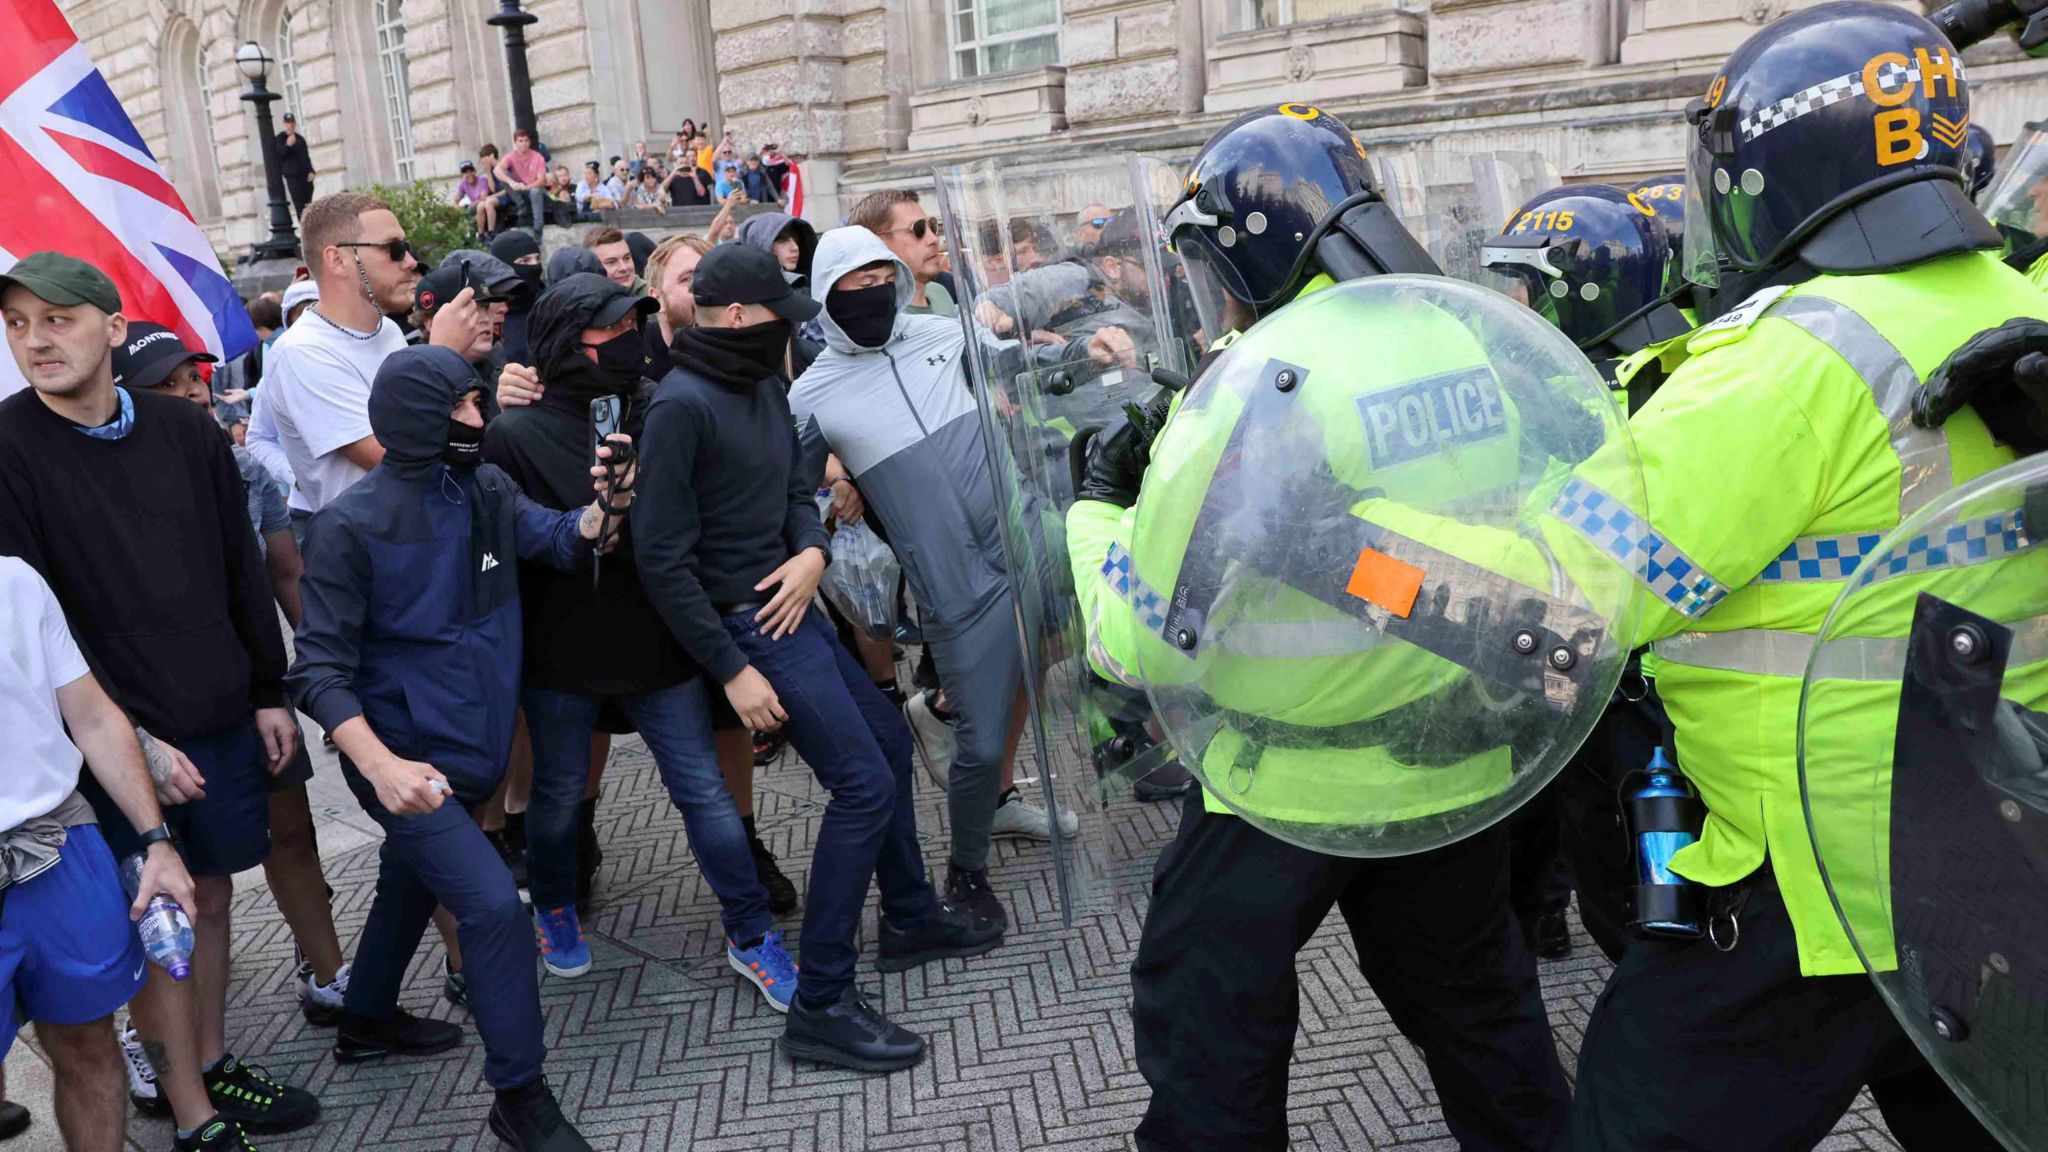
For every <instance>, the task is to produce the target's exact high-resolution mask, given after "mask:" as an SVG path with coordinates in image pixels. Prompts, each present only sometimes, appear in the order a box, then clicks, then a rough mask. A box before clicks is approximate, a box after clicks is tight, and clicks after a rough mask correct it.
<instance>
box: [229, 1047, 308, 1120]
mask: <svg viewBox="0 0 2048 1152" xmlns="http://www.w3.org/2000/svg"><path fill="white" fill-rule="evenodd" d="M205 1080H206V1096H207V1098H208V1099H209V1100H212V1101H213V1106H214V1107H215V1108H216V1109H218V1110H219V1112H220V1115H218V1116H216V1117H215V1119H217V1120H233V1121H234V1122H235V1123H237V1124H240V1125H241V1126H242V1127H243V1128H245V1129H247V1130H248V1131H251V1132H295V1131H297V1130H299V1129H300V1128H304V1127H305V1126H307V1125H308V1124H311V1123H312V1122H313V1121H315V1120H318V1119H320V1101H318V1100H315V1099H314V1098H313V1094H312V1093H311V1092H308V1091H306V1090H305V1089H304V1088H294V1087H292V1086H291V1085H289V1084H280V1083H278V1082H277V1081H275V1080H272V1079H271V1078H270V1077H269V1076H266V1075H264V1073H263V1069H261V1068H258V1067H256V1066H255V1065H254V1064H244V1063H242V1062H241V1061H240V1060H237V1059H235V1058H234V1057H233V1056H222V1057H221V1058H220V1063H218V1064H215V1065H214V1066H213V1067H211V1068H208V1069H207V1070H206V1074H205Z"/></svg>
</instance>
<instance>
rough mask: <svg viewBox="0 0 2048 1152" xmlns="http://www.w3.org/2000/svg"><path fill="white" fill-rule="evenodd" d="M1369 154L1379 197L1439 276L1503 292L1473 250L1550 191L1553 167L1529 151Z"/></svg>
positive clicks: (1502, 282) (1504, 283) (1500, 280)
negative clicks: (1424, 251)
mask: <svg viewBox="0 0 2048 1152" xmlns="http://www.w3.org/2000/svg"><path fill="white" fill-rule="evenodd" d="M1375 155H1376V159H1377V161H1378V166H1379V176H1380V184H1381V194H1382V195H1384V196H1385V197H1386V199H1387V202H1388V203H1389V204H1391V205H1393V206H1394V209H1395V211H1397V212H1399V213H1400V214H1401V222H1402V223H1403V224H1405V225H1407V227H1408V230H1409V232H1411V233H1413V234H1414V236H1415V238H1416V239H1417V240H1419V241H1421V242H1422V246H1423V247H1424V248H1425V249H1427V250H1428V251H1429V254H1430V256H1431V257H1433V258H1434V259H1435V260H1436V262H1437V267H1439V268H1441V269H1443V272H1444V275H1446V276H1451V277H1454V278H1456V279H1459V280H1466V281H1469V282H1471V283H1474V284H1480V285H1484V286H1485V287H1488V288H1492V289H1493V290H1494V291H1496V292H1507V291H1509V286H1510V281H1509V280H1508V278H1507V277H1504V276H1501V275H1500V274H1498V273H1496V272H1492V271H1489V270H1488V269H1487V268H1486V266H1485V265H1484V263H1483V262H1481V260H1480V259H1479V249H1480V247H1481V246H1483V245H1484V244H1485V243H1486V241H1487V240H1489V239H1491V238H1492V237H1494V236H1497V235H1499V234H1500V233H1501V232H1502V231H1503V230H1504V229H1505V228H1506V225H1507V222H1508V220H1509V219H1510V218H1512V217H1513V215H1514V212H1515V209H1516V208H1518V207H1520V206H1521V205H1522V204H1524V203H1526V202H1527V201H1528V200H1529V199H1530V198H1531V197H1533V196H1535V195H1536V194H1537V193H1538V192H1542V191H1544V190H1546V189H1549V188H1554V187H1556V186H1557V185H1558V183H1559V182H1560V181H1559V178H1558V174H1557V168H1556V166H1555V165H1553V164H1551V163H1550V162H1549V161H1548V160H1547V159H1545V158H1544V157H1543V156H1542V155H1541V154H1540V153H1536V152H1513V151H1502V152H1450V151H1445V150H1442V149H1436V148H1419V147H1407V148H1392V149H1385V150H1381V151H1379V152H1377V153H1376V154H1375Z"/></svg>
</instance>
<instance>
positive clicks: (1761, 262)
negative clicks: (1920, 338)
mask: <svg viewBox="0 0 2048 1152" xmlns="http://www.w3.org/2000/svg"><path fill="white" fill-rule="evenodd" d="M1686 116H1687V120H1688V121H1689V122H1690V124H1691V126H1692V131H1693V139H1692V153H1691V158H1690V162H1689V164H1688V167H1687V170H1686V195H1687V202H1686V224H1687V228H1686V230H1685V274H1686V276H1687V278H1689V279H1691V280H1692V281H1694V282H1695V283H1699V284H1706V285H1713V284H1716V283H1719V282H1720V280H1721V278H1722V276H1723V275H1724V274H1725V273H1726V271H1727V270H1728V269H1734V270H1736V271H1738V272H1741V273H1754V272H1759V271H1764V270H1768V269H1771V268H1774V267H1777V266H1780V265H1783V264H1787V263H1790V262H1791V261H1793V260H1795V259H1796V260H1798V261H1800V262H1802V263H1803V264H1805V265H1807V266H1810V267H1812V268H1814V269H1816V270H1818V271H1821V272H1874V271H1882V270H1886V269H1891V268H1902V267H1905V266H1907V265H1910V264H1916V263H1919V262H1920V261H1923V260H1929V259H1932V258H1934V257H1936V256H1944V255H1948V254H1950V253H1955V252H1963V251H1969V250H1971V249H1975V248H1986V247H1997V246H1998V243H1999V240H1998V236H1997V233H1996V232H1995V231H1994V230H1993V229H1992V228H1991V226H1990V225H1989V224H1987V223H1986V222H1985V220H1984V218H1983V216H1982V215H1980V214H1979V213H1978V212H1977V210H1976V208H1975V206H1974V205H1972V204H1971V203H1970V198H1969V196H1968V195H1967V194H1965V193H1964V191H1963V183H1962V181H1963V175H1962V148H1963V141H1964V138H1965V135H1966V132H1967V129H1968V128H1969V122H1970V89H1969V85H1968V83H1967V82H1966V77H1965V75H1964V67H1963V60H1962V57H1961V56H1959V55H1958V54H1957V52H1956V50H1955V48H1954V46H1953V45H1951V44H1950V43H1949V42H1948V40H1947V39H1946V38H1945V37H1944V36H1942V34H1941V33H1940V32H1939V31H1938V30H1937V29H1936V28H1935V27H1934V25H1933V24H1930V23H1929V22H1928V21H1927V20H1926V19H1925V18H1923V17H1921V16H1917V15H1915V14H1913V13H1911V12H1907V11H1905V10H1903V9H1901V8H1897V7H1894V6H1892V5H1889V4H1879V3H1871V2H1867V0H1846V2H1838V3H1827V4H1820V5H1816V6H1815V7H1812V8H1808V9H1806V10H1804V11H1802V12H1799V13H1796V14H1794V15H1791V16H1787V17H1785V18H1784V19H1782V20H1779V21H1777V22H1776V23H1773V24H1771V25H1770V26H1769V27H1767V28H1765V29H1764V30H1763V31H1761V32H1759V33H1757V34H1756V35H1755V36H1753V37H1751V38H1750V39H1749V41H1748V42H1747V43H1745V44H1743V45H1742V47H1740V48H1738V49H1736V50H1735V54H1734V55H1732V56H1730V57H1729V58H1728V62H1727V63H1726V64H1724V65H1722V67H1721V70H1720V71H1719V72H1717V73H1715V75H1714V78H1713V80H1712V81H1711V82H1710V83H1709V85H1708V88H1707V94H1706V98H1705V99H1703V100H1698V101H1694V102H1693V104H1692V106H1691V107H1690V108H1688V109H1687V111H1686Z"/></svg>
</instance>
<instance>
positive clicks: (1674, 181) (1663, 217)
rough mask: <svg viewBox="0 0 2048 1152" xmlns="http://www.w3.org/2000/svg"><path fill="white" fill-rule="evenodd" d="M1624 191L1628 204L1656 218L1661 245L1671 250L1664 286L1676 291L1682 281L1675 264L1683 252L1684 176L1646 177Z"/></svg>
mask: <svg viewBox="0 0 2048 1152" xmlns="http://www.w3.org/2000/svg"><path fill="white" fill-rule="evenodd" d="M1627 191H1628V194H1629V203H1631V204H1634V205H1635V206H1636V207H1638V208H1641V209H1642V210H1643V211H1645V212H1648V213H1649V214H1650V215H1652V216H1654V217H1656V218H1657V226H1658V227H1659V228H1661V229H1663V232H1664V242H1665V243H1666V244H1669V245H1670V246H1671V261H1670V263H1669V264H1668V265H1667V268H1668V269H1669V275H1668V276H1667V277H1666V278H1665V282H1664V286H1665V287H1666V288H1676V287H1678V285H1679V284H1680V283H1682V282H1683V281H1684V280H1685V275H1684V273H1683V271H1682V270H1681V269H1680V268H1679V262H1678V255H1679V253H1681V252H1683V251H1685V173H1683V172H1670V173H1666V174H1665V175H1662V176H1650V177H1646V178H1644V179H1641V180H1638V181H1636V182H1635V183H1634V184H1631V185H1629V186H1628V189H1627Z"/></svg>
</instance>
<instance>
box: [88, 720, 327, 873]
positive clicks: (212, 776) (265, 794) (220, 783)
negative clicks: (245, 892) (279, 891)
mask: <svg viewBox="0 0 2048 1152" xmlns="http://www.w3.org/2000/svg"><path fill="white" fill-rule="evenodd" d="M165 743H168V744H170V745H172V746H173V747H175V748H177V750H178V751H180V752H183V753H184V754H185V758H186V759H188V760H190V761H192V766H193V767H194V768H197V769H199V775H200V777H201V778H202V779H204V780H205V781H206V795H205V796H204V797H202V798H200V799H198V800H193V801H190V802H188V803H184V804H174V805H171V806H170V807H168V808H165V809H164V823H166V824H169V825H170V826H171V833H172V835H174V836H176V837H177V843H178V850H179V851H180V852H182V853H184V856H185V867H186V868H188V869H190V870H191V872H192V874H193V875H194V876H233V875H234V874H235V873H237V872H246V871H248V870H249V869H251V868H254V867H256V866H257V865H258V864H261V863H263V858H264V857H265V856H268V855H270V772H269V769H268V764H269V758H268V757H267V756H265V755H264V753H263V738H262V737H260V736H258V735H257V734H256V721H255V718H254V717H248V718H245V719H243V720H240V721H238V722H236V723H234V724H230V725H228V726H227V727H226V728H223V729H221V730H220V731H218V732H210V733H207V734H206V735H204V736H194V737H188V738H186V739H183V740H171V741H165ZM286 771H290V769H286ZM80 785H81V786H80V789H79V790H80V791H82V792H84V793H85V798H86V799H87V800H88V801H90V802H91V803H92V807H93V813H94V814H95V815H97V816H98V817H99V822H100V832H101V834H102V835H104V836H105V837H106V840H107V847H108V848H109V849H112V851H113V853H114V859H116V860H125V859H127V858H128V857H129V856H132V855H134V854H135V853H137V852H139V851H141V850H142V844H141V837H140V836H138V835H137V834H136V832H135V829H134V828H133V827H132V826H130V824H129V823H128V817H126V816H124V815H122V814H121V810H120V809H119V808H118V807H116V806H115V805H114V801H113V799H112V798H111V797H109V796H108V795H107V794H106V792H105V790H103V789H101V788H100V786H99V782H98V781H97V780H94V779H93V778H92V774H91V773H90V772H88V773H84V774H83V775H82V776H81V778H80Z"/></svg>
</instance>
